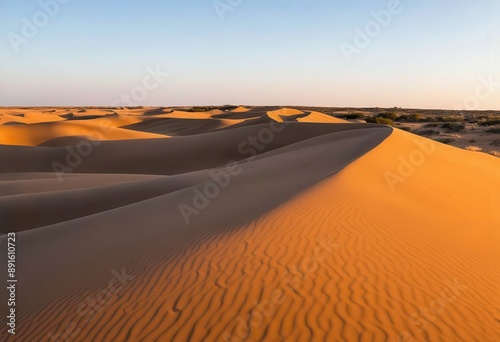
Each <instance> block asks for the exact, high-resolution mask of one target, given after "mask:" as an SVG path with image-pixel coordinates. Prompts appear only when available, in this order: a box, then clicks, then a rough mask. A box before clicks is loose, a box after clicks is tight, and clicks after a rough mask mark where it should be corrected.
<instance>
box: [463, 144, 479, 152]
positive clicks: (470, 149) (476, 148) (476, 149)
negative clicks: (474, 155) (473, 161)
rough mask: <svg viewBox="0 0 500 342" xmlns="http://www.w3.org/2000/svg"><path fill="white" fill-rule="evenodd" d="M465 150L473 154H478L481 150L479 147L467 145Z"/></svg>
mask: <svg viewBox="0 0 500 342" xmlns="http://www.w3.org/2000/svg"><path fill="white" fill-rule="evenodd" d="M465 149H466V150H468V151H473V152H480V151H482V150H483V149H482V148H481V147H479V146H472V145H469V146H465Z"/></svg>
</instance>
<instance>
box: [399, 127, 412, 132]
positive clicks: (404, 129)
mask: <svg viewBox="0 0 500 342" xmlns="http://www.w3.org/2000/svg"><path fill="white" fill-rule="evenodd" d="M399 129H402V130H403V131H407V132H411V127H407V126H401V127H399Z"/></svg>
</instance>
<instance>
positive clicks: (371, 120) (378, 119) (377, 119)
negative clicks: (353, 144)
mask: <svg viewBox="0 0 500 342" xmlns="http://www.w3.org/2000/svg"><path fill="white" fill-rule="evenodd" d="M365 120H366V122H368V123H376V124H381V125H388V126H393V125H394V121H392V120H391V119H386V118H382V117H380V116H377V117H367V118H366V119H365Z"/></svg>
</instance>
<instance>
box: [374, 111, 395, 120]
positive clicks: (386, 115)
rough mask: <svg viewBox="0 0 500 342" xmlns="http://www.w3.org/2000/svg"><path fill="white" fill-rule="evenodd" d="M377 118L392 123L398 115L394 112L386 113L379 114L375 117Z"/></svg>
mask: <svg viewBox="0 0 500 342" xmlns="http://www.w3.org/2000/svg"><path fill="white" fill-rule="evenodd" d="M377 117H379V118H384V119H389V120H392V121H394V120H396V119H397V118H398V117H399V115H398V113H394V112H386V113H380V114H379V115H377Z"/></svg>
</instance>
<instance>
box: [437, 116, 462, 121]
mask: <svg viewBox="0 0 500 342" xmlns="http://www.w3.org/2000/svg"><path fill="white" fill-rule="evenodd" d="M436 120H437V121H441V122H462V121H464V118H463V117H461V116H452V115H445V116H438V117H437V118H436Z"/></svg>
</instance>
